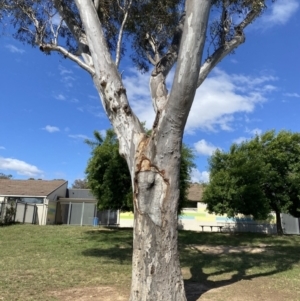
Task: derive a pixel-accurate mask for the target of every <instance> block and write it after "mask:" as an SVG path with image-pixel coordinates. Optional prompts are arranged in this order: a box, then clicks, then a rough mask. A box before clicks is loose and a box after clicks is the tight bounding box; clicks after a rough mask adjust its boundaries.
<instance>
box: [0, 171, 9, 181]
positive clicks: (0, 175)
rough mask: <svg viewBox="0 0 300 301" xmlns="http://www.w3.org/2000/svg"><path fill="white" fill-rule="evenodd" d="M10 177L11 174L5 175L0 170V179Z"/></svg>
mask: <svg viewBox="0 0 300 301" xmlns="http://www.w3.org/2000/svg"><path fill="white" fill-rule="evenodd" d="M11 178H12V175H6V174H4V173H2V172H0V179H6V180H9V179H11Z"/></svg>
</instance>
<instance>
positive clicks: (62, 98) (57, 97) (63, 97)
mask: <svg viewBox="0 0 300 301" xmlns="http://www.w3.org/2000/svg"><path fill="white" fill-rule="evenodd" d="M54 98H56V99H58V100H66V97H65V96H64V95H63V94H58V95H55V96H54Z"/></svg>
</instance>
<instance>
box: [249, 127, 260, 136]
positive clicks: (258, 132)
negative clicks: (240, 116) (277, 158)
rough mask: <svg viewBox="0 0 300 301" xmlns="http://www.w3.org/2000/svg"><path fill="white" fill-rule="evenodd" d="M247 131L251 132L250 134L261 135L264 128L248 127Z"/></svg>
mask: <svg viewBox="0 0 300 301" xmlns="http://www.w3.org/2000/svg"><path fill="white" fill-rule="evenodd" d="M246 132H247V133H249V134H251V135H252V136H256V135H258V136H259V135H261V133H262V130H261V129H259V128H255V129H253V130H249V129H247V130H246Z"/></svg>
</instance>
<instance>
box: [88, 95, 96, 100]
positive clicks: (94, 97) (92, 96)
mask: <svg viewBox="0 0 300 301" xmlns="http://www.w3.org/2000/svg"><path fill="white" fill-rule="evenodd" d="M88 97H89V98H90V99H96V100H99V96H95V95H88Z"/></svg>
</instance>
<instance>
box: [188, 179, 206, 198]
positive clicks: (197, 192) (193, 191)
mask: <svg viewBox="0 0 300 301" xmlns="http://www.w3.org/2000/svg"><path fill="white" fill-rule="evenodd" d="M202 195H203V186H202V185H201V184H198V183H193V184H191V185H190V188H189V191H188V200H189V201H195V202H200V201H201V199H202Z"/></svg>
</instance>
